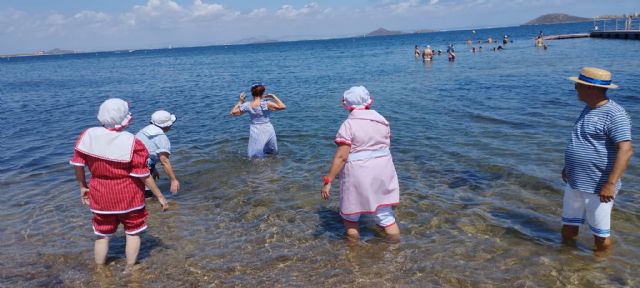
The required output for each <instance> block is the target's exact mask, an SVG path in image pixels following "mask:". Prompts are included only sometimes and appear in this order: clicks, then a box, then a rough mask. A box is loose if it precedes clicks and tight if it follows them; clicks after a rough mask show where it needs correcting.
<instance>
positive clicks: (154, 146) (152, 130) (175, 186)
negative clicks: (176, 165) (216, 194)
mask: <svg viewBox="0 0 640 288" xmlns="http://www.w3.org/2000/svg"><path fill="white" fill-rule="evenodd" d="M175 122H176V115H173V114H171V113H169V112H167V111H164V110H159V111H156V112H154V113H153V114H151V121H150V123H151V124H149V125H147V126H146V127H144V128H143V129H142V130H140V131H138V133H136V138H138V139H140V141H142V143H143V144H144V146H145V147H146V148H147V151H149V161H148V165H149V170H150V171H151V176H153V179H155V180H158V179H160V175H159V174H158V170H156V164H157V163H158V162H160V164H161V165H162V169H163V170H164V172H165V173H166V174H167V177H169V180H170V181H171V188H170V189H169V190H170V191H171V193H172V194H176V193H178V190H180V182H179V181H178V178H177V177H176V173H175V172H174V171H173V166H172V165H171V161H170V160H169V156H171V142H170V141H169V137H167V135H166V133H167V132H169V130H171V127H173V123H175ZM145 192H146V191H145ZM149 194H150V193H147V194H146V195H145V196H146V197H147V198H149V197H151V195H149Z"/></svg>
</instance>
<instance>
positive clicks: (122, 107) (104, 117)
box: [98, 98, 133, 130]
mask: <svg viewBox="0 0 640 288" xmlns="http://www.w3.org/2000/svg"><path fill="white" fill-rule="evenodd" d="M132 118H133V117H132V116H131V113H129V103H127V101H124V100H122V99H120V98H111V99H107V100H105V101H104V102H102V104H101V105H100V109H99V110H98V121H100V123H101V124H102V126H104V127H105V128H108V129H115V130H120V129H123V128H125V127H127V125H129V122H131V119H132Z"/></svg>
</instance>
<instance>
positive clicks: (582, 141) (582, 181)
mask: <svg viewBox="0 0 640 288" xmlns="http://www.w3.org/2000/svg"><path fill="white" fill-rule="evenodd" d="M622 141H631V119H630V118H629V115H628V114H627V112H626V111H625V110H624V108H622V106H620V105H618V104H617V103H615V102H614V101H613V100H609V101H608V102H607V103H606V104H604V105H602V106H600V107H597V108H595V109H591V108H590V107H589V106H586V107H585V108H584V110H582V113H581V114H580V117H578V119H577V120H576V122H575V124H574V125H573V131H572V132H571V140H570V141H569V144H568V145H567V148H566V149H565V153H564V163H565V169H566V173H567V177H568V181H569V185H570V186H571V188H573V189H576V190H579V191H582V192H587V193H596V194H597V193H599V192H600V189H601V188H602V186H603V185H604V184H605V183H606V182H607V180H608V177H609V174H610V173H611V170H612V169H613V164H614V162H615V160H616V153H617V152H618V149H617V143H619V142H622ZM620 186H621V183H620V180H618V183H616V191H617V190H619V189H620Z"/></svg>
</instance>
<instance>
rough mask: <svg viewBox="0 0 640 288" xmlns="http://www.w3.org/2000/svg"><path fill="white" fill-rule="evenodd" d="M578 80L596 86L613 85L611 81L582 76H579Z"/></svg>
mask: <svg viewBox="0 0 640 288" xmlns="http://www.w3.org/2000/svg"><path fill="white" fill-rule="evenodd" d="M578 79H580V80H582V81H584V82H588V83H591V84H596V85H611V80H599V79H593V78H591V77H587V76H584V75H582V74H580V76H578Z"/></svg>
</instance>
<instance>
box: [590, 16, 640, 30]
mask: <svg viewBox="0 0 640 288" xmlns="http://www.w3.org/2000/svg"><path fill="white" fill-rule="evenodd" d="M593 31H597V32H607V31H640V18H638V17H632V18H630V19H629V18H598V17H595V18H594V19H593Z"/></svg>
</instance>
